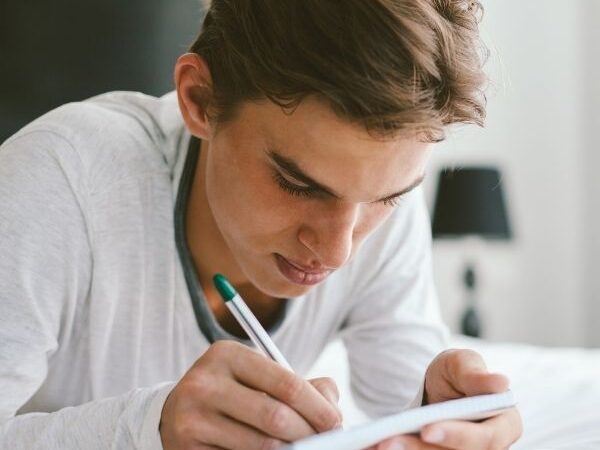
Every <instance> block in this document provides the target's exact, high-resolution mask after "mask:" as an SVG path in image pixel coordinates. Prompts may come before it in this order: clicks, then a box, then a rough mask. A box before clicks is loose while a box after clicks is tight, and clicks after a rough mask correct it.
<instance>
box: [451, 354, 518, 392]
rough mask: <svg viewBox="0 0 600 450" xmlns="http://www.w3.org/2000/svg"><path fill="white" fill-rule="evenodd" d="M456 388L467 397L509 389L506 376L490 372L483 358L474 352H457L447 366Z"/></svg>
mask: <svg viewBox="0 0 600 450" xmlns="http://www.w3.org/2000/svg"><path fill="white" fill-rule="evenodd" d="M447 368H448V371H449V374H448V375H449V379H451V380H453V381H454V383H453V385H454V388H455V389H456V390H457V391H459V392H461V393H463V394H464V395H466V396H472V395H482V394H495V393H497V392H504V391H506V390H507V389H508V388H509V384H510V382H509V380H508V378H507V377H506V376H505V375H502V374H499V373H492V372H490V371H488V369H487V366H486V364H485V362H484V360H483V357H482V356H481V355H480V354H479V353H477V352H475V351H473V350H457V351H456V352H454V353H453V354H452V355H451V358H450V361H448V365H447Z"/></svg>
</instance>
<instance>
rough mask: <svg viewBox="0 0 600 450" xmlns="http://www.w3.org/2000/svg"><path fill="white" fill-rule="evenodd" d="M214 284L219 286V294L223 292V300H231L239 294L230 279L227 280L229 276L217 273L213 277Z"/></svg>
mask: <svg viewBox="0 0 600 450" xmlns="http://www.w3.org/2000/svg"><path fill="white" fill-rule="evenodd" d="M213 284H214V285H215V287H216V288H217V291H219V294H221V297H223V300H225V301H226V302H228V301H229V300H231V299H232V298H233V297H235V296H236V294H237V292H235V289H234V288H233V286H232V285H231V283H230V282H229V280H227V278H225V276H224V275H221V274H220V273H218V274H216V275H215V276H214V277H213Z"/></svg>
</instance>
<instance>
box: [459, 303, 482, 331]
mask: <svg viewBox="0 0 600 450" xmlns="http://www.w3.org/2000/svg"><path fill="white" fill-rule="evenodd" d="M460 328H461V332H462V334H464V335H465V336H471V337H481V321H480V320H479V314H477V311H476V310H475V308H474V307H473V306H469V307H467V309H466V310H465V312H464V313H463V316H462V319H461V322H460Z"/></svg>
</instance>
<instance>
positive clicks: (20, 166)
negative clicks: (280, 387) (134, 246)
mask: <svg viewBox="0 0 600 450" xmlns="http://www.w3.org/2000/svg"><path fill="white" fill-rule="evenodd" d="M85 202H86V181H85V168H84V167H83V164H82V162H81V160H80V159H79V157H78V155H77V153H76V152H75V150H74V149H73V148H72V147H71V146H70V145H69V142H68V141H66V140H65V139H63V138H62V137H60V136H59V135H58V134H56V133H52V132H46V131H33V132H28V133H22V134H21V135H19V136H18V137H14V138H12V139H10V140H9V141H7V142H6V143H5V144H4V145H3V146H2V147H0V255H2V257H0V392H1V395H0V448H3V449H4V448H11V449H42V448H43V449H82V448H85V449H100V448H102V449H107V448H135V449H137V448H139V449H141V448H144V449H146V448H149V449H160V448H161V445H160V436H159V433H158V423H159V420H160V413H161V410H162V405H163V403H164V400H165V398H166V396H167V395H168V392H170V389H171V387H172V386H171V385H160V386H155V387H151V388H143V389H137V390H135V391H131V392H129V393H126V394H123V395H122V396H119V397H115V398H109V399H102V400H98V401H93V402H90V403H87V404H84V405H80V406H75V407H67V408H63V409H61V410H59V411H56V412H52V413H29V414H20V415H19V409H20V408H22V407H23V405H24V404H25V403H26V402H27V401H28V400H29V399H30V398H31V397H32V396H33V395H34V394H35V392H36V391H37V390H38V389H39V387H40V386H41V385H42V383H43V382H44V380H45V378H46V376H47V373H48V367H49V363H50V362H51V360H52V356H53V354H54V353H55V352H56V351H57V350H58V349H59V347H60V343H61V340H62V339H63V338H64V336H65V335H66V334H68V333H70V332H71V330H72V326H73V324H74V323H75V319H76V317H77V305H78V303H80V302H81V301H84V300H85V298H86V297H87V294H88V290H89V287H90V283H91V272H92V265H93V258H92V252H91V248H92V245H93V243H92V241H91V239H90V232H89V230H88V221H87V220H86V217H85V211H86V207H87V206H86V203H85ZM68 382H69V380H65V383H68Z"/></svg>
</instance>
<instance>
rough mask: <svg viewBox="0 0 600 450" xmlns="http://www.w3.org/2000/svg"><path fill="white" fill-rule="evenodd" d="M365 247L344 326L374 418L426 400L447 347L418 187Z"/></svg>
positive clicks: (359, 391)
mask: <svg viewBox="0 0 600 450" xmlns="http://www.w3.org/2000/svg"><path fill="white" fill-rule="evenodd" d="M397 208H398V210H397V212H395V213H394V214H393V215H392V217H390V218H389V219H388V221H387V222H386V223H385V224H384V225H383V226H382V229H381V230H378V231H377V232H376V236H375V237H374V238H373V239H372V241H371V242H369V243H367V244H365V245H366V246H367V247H368V248H367V249H366V258H367V259H366V260H365V261H363V263H362V264H361V265H360V266H358V269H357V270H358V271H359V272H357V273H355V274H354V277H355V278H357V279H360V282H359V283H357V284H356V286H355V288H354V292H353V306H352V308H351V309H350V312H349V314H348V316H347V318H346V320H345V322H344V325H343V327H342V330H341V337H342V340H343V342H344V344H345V346H346V348H347V353H348V362H349V366H350V385H351V390H352V394H353V396H354V399H355V401H356V403H357V405H358V406H359V407H360V408H361V409H362V410H363V411H364V412H365V413H366V414H368V415H369V416H370V417H379V416H383V415H387V414H393V413H397V412H399V411H401V410H403V409H406V408H411V407H416V406H420V405H421V401H422V397H423V384H424V376H425V371H426V369H427V366H428V365H429V363H430V362H431V360H432V359H433V358H434V357H435V356H436V355H437V354H438V353H439V352H441V351H442V350H444V349H445V348H446V346H447V340H448V330H447V328H446V326H445V325H444V323H443V322H442V320H441V317H440V311H439V305H438V300H437V295H436V291H435V287H434V283H433V277H432V267H431V231H430V230H431V225H430V221H429V215H428V212H427V208H426V205H425V200H424V196H423V192H422V190H421V189H417V190H415V191H414V192H412V193H411V194H410V195H409V197H408V198H407V199H406V200H405V201H404V203H402V204H400V205H399V206H398V207H397Z"/></svg>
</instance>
